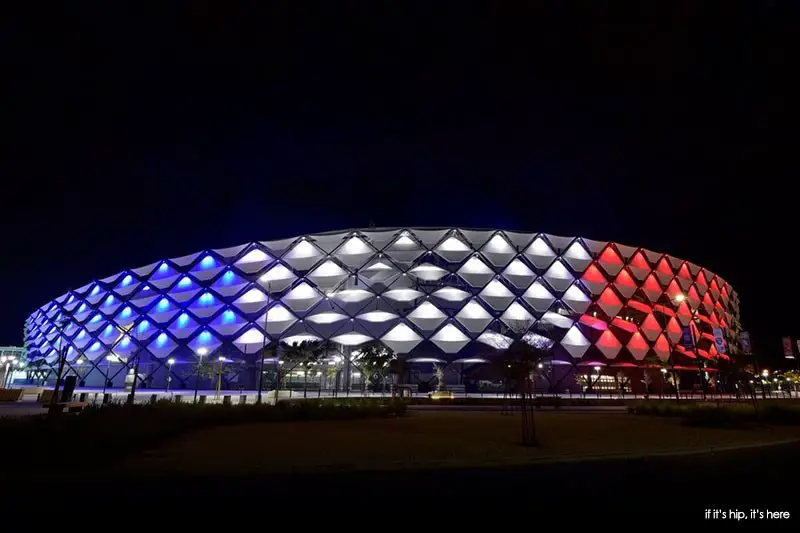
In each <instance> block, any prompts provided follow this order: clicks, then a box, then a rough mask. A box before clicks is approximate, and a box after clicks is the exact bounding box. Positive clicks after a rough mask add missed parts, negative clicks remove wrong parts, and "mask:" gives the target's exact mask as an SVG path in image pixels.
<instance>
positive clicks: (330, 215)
mask: <svg viewBox="0 0 800 533" xmlns="http://www.w3.org/2000/svg"><path fill="white" fill-rule="evenodd" d="M105 4H109V3H105ZM110 4H113V7H109V6H108V5H105V6H104V7H96V9H94V10H92V11H89V10H88V9H87V8H86V7H81V5H78V4H75V3H71V4H70V7H62V8H60V10H59V9H51V8H48V11H49V12H48V13H47V16H46V17H45V16H44V14H42V13H29V14H22V13H20V14H19V17H18V18H16V19H13V20H12V23H11V24H9V25H8V27H6V28H5V30H4V32H3V34H4V37H3V41H2V42H3V44H2V45H3V47H4V48H5V52H4V54H3V56H4V58H6V59H7V62H8V63H10V64H8V63H7V64H6V65H5V66H4V71H5V72H4V75H3V77H4V79H5V83H8V82H10V89H11V92H10V93H6V95H5V97H3V103H2V105H3V108H4V110H3V115H2V121H1V122H2V127H3V128H4V130H5V135H4V139H5V140H4V141H3V143H2V144H3V147H2V158H1V160H0V165H2V167H0V171H2V173H1V174H0V175H1V176H2V179H3V181H2V183H3V194H2V197H3V209H2V215H0V216H1V217H2V218H0V228H2V232H0V239H1V240H2V242H0V245H2V248H1V249H2V250H3V258H2V274H3V275H2V280H3V284H4V287H3V300H2V306H0V315H1V316H2V321H1V322H0V344H16V343H19V342H20V341H21V332H22V322H23V320H24V318H25V316H27V314H28V313H30V312H31V311H32V310H33V309H34V308H36V307H37V306H39V305H41V304H42V303H43V302H45V301H46V300H48V299H50V298H51V297H54V296H57V295H59V294H61V293H63V292H64V291H65V290H67V289H68V288H70V287H73V288H74V287H78V286H81V285H83V284H85V283H86V282H88V281H89V280H91V279H94V278H97V277H103V276H106V275H109V274H112V273H114V272H117V271H120V270H122V269H124V268H128V267H135V266H140V265H143V264H147V263H150V262H153V261H155V260H157V259H161V258H166V257H175V256H179V255H182V254H185V253H189V252H194V251H199V250H201V249H204V248H211V247H221V246H226V245H234V244H239V243H243V242H247V241H250V240H256V239H261V240H263V239H270V238H278V237H284V236H293V235H298V234H302V233H305V232H313V231H325V230H330V229H337V228H348V227H364V226H368V225H369V223H370V222H373V223H375V224H376V225H378V226H392V225H443V226H457V225H463V226H473V227H498V228H509V229H527V230H533V231H546V232H550V233H555V234H563V235H581V236H586V237H592V238H597V239H611V240H617V241H619V242H622V243H628V244H635V245H640V246H645V247H648V248H651V249H655V250H660V251H666V252H670V253H672V254H674V255H676V256H678V257H682V258H686V259H690V260H692V261H694V262H697V263H699V264H702V265H704V266H707V267H709V268H710V269H711V270H713V271H716V272H719V273H720V274H721V275H722V276H723V277H725V278H727V279H728V280H729V281H730V282H731V283H732V284H733V286H734V288H735V289H737V290H738V292H739V293H740V295H741V298H742V311H743V323H744V326H745V328H746V329H751V330H752V331H753V334H754V343H755V344H756V346H757V347H759V348H760V349H761V350H762V351H763V352H765V355H767V356H768V355H773V356H778V355H779V354H780V350H781V344H780V338H779V337H780V336H781V335H783V334H794V335H796V336H800V328H799V327H798V323H797V312H796V311H797V301H796V300H797V297H798V292H799V291H798V283H797V280H796V279H795V278H794V277H793V276H792V275H788V276H787V275H786V272H787V270H790V269H791V266H792V264H793V262H794V261H793V258H794V256H795V255H797V254H796V253H795V251H794V248H795V247H796V242H797V241H796V234H795V227H796V222H795V220H796V219H797V212H796V205H797V204H798V199H797V197H796V196H794V195H792V194H791V190H790V184H791V183H792V181H793V180H794V179H795V177H796V176H797V171H798V164H797V154H798V149H797V138H798V136H797V133H796V124H797V122H796V119H797V116H798V114H797V102H796V99H797V94H798V86H797V84H796V82H795V81H794V79H795V77H796V72H794V71H795V70H796V68H795V67H796V65H795V63H796V56H795V54H794V53H793V52H792V48H791V43H792V42H793V41H796V34H797V27H798V16H797V15H798V13H797V10H796V9H794V8H793V3H791V2H780V3H779V2H753V3H742V6H740V7H737V5H738V4H737V5H731V4H730V3H726V5H725V9H724V11H720V12H715V11H713V10H711V9H710V8H709V7H707V6H704V5H703V3H702V2H692V3H687V4H690V5H691V6H692V7H677V6H678V4H677V3H671V2H670V3H666V4H662V6H663V9H662V10H660V11H655V10H653V11H646V9H649V8H642V7H641V6H637V5H635V4H634V5H631V4H626V6H625V10H617V11H610V10H608V9H607V6H604V5H602V3H594V2H592V3H587V4H590V5H591V6H593V7H591V9H586V10H584V11H567V10H561V11H560V12H556V13H554V12H546V11H545V10H541V9H529V10H526V11H522V10H519V11H513V12H512V11H508V12H503V11H500V10H499V8H497V7H496V6H495V7H494V8H491V9H490V8H487V7H485V6H484V7H478V6H479V5H482V4H477V3H476V4H469V3H467V2H464V3H454V5H458V6H462V7H460V8H459V9H458V10H455V9H442V8H434V7H430V6H427V5H426V4H427V2H420V4H419V5H420V6H425V7H420V8H418V9H413V8H412V7H411V5H409V4H408V3H403V4H404V5H405V6H406V9H405V11H404V12H400V11H399V10H398V11H397V12H392V11H390V10H388V9H387V8H386V7H385V6H383V4H384V3H369V2H367V3H364V5H365V6H366V5H370V4H374V5H375V6H376V7H373V8H372V9H371V10H369V11H368V10H366V9H356V7H355V6H356V4H346V3H344V4H343V3H340V2H336V3H333V2H330V3H325V4H326V5H327V7H324V8H321V6H318V5H316V4H312V5H306V6H304V7H301V6H299V5H298V3H296V2H287V3H286V4H285V5H287V6H294V7H292V8H282V7H275V6H280V5H282V4H273V7H271V8H270V9H265V10H264V11H262V12H259V13H255V12H253V13H234V12H231V11H215V10H211V9H207V8H204V7H203V5H202V4H197V3H194V4H193V5H194V6H195V7H194V8H193V9H192V10H191V11H183V12H179V11H171V10H169V9H162V10H160V11H146V10H145V9H144V8H142V7H135V8H134V7H130V6H128V7H123V6H124V3H122V2H120V3H117V2H112V3H110ZM412 4H413V3H412ZM436 4H438V5H440V6H442V5H444V4H443V3H436ZM559 4H560V3H559ZM645 4H650V3H645ZM744 4H750V5H748V6H746V7H745V6H744ZM344 5H347V7H346V8H345V7H343V6H344ZM509 5H516V4H509ZM380 6H383V7H380ZM632 7H633V8H635V9H633V10H631V8H632ZM643 9H645V11H643ZM7 86H8V85H7Z"/></svg>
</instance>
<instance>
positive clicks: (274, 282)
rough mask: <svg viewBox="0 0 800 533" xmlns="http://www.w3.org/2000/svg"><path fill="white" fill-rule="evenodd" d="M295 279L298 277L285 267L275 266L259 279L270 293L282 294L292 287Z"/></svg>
mask: <svg viewBox="0 0 800 533" xmlns="http://www.w3.org/2000/svg"><path fill="white" fill-rule="evenodd" d="M295 279H297V276H295V275H294V274H293V273H292V271H291V270H289V269H288V268H286V267H285V266H284V265H275V266H274V267H272V268H270V269H269V270H268V271H267V272H266V273H265V274H264V275H263V276H261V277H260V278H258V282H259V283H260V284H261V285H262V286H263V287H264V288H266V289H267V290H269V292H280V291H282V290H283V289H285V288H286V287H288V286H289V285H291V284H292V282H294V280H295Z"/></svg>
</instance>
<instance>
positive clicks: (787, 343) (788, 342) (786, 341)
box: [783, 337, 794, 359]
mask: <svg viewBox="0 0 800 533" xmlns="http://www.w3.org/2000/svg"><path fill="white" fill-rule="evenodd" d="M783 355H785V356H786V357H787V358H789V359H794V349H793V347H792V338H791V337H784V338H783Z"/></svg>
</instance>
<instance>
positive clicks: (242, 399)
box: [239, 394, 247, 405]
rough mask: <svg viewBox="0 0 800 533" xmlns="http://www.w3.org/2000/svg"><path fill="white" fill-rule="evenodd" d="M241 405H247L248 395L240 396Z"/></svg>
mask: <svg viewBox="0 0 800 533" xmlns="http://www.w3.org/2000/svg"><path fill="white" fill-rule="evenodd" d="M239 405H247V395H246V394H242V395H241V396H239Z"/></svg>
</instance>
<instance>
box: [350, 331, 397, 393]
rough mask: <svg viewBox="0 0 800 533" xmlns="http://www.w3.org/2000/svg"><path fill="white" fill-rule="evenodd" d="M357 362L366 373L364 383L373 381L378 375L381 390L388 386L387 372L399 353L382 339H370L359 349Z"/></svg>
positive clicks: (364, 373)
mask: <svg viewBox="0 0 800 533" xmlns="http://www.w3.org/2000/svg"><path fill="white" fill-rule="evenodd" d="M358 351H359V357H358V360H357V361H356V363H357V364H358V366H359V367H360V368H361V372H362V374H363V375H364V383H365V384H366V383H367V381H373V380H374V379H375V377H376V376H377V377H378V379H379V380H380V383H381V387H382V388H381V390H383V388H385V387H386V374H387V372H389V371H390V370H391V365H392V362H393V361H394V360H396V359H397V355H396V354H395V353H394V351H392V349H391V348H388V347H387V346H385V345H384V344H383V343H382V342H380V341H370V342H368V343H366V344H362V345H361V346H360V347H359V349H358Z"/></svg>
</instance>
